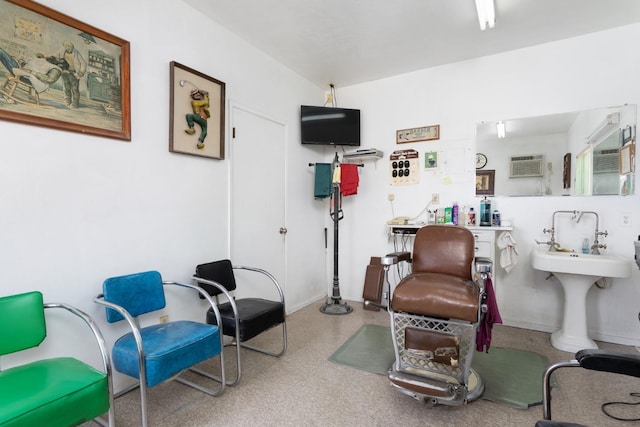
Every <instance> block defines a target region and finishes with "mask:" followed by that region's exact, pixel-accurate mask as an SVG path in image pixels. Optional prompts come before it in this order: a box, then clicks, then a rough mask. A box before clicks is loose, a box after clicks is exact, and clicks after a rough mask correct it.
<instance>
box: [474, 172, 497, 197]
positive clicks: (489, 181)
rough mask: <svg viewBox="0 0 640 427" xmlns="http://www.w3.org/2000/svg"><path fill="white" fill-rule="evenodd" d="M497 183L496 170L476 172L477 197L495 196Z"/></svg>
mask: <svg viewBox="0 0 640 427" xmlns="http://www.w3.org/2000/svg"><path fill="white" fill-rule="evenodd" d="M495 182H496V171H495V169H493V170H491V169H487V170H476V196H493V195H494V193H495V191H494V187H495Z"/></svg>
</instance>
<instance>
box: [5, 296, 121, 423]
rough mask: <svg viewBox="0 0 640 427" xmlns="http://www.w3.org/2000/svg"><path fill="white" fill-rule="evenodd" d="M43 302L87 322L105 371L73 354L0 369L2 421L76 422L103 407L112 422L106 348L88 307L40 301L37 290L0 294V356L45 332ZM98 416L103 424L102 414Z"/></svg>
mask: <svg viewBox="0 0 640 427" xmlns="http://www.w3.org/2000/svg"><path fill="white" fill-rule="evenodd" d="M45 308H46V309H50V308H62V309H65V310H66V311H67V312H69V313H72V314H74V315H75V316H77V317H78V318H80V319H82V320H83V321H84V323H86V325H88V326H89V327H90V328H91V330H92V332H93V335H94V337H95V339H96V341H97V343H98V347H99V348H100V352H101V356H102V363H103V371H100V370H98V369H95V368H94V367H92V366H90V365H88V364H86V363H84V362H81V361H80V360H77V359H75V358H72V357H55V358H49V359H40V360H35V361H33V362H30V363H24V364H21V365H18V366H14V367H11V368H8V369H5V370H0V426H3V427H8V426H21V427H28V426H33V427H40V426H48V427H52V426H60V427H63V426H75V425H79V424H82V423H84V422H86V421H90V420H92V419H94V418H96V417H98V416H100V415H102V414H104V413H107V414H108V425H109V426H113V425H115V417H114V413H113V393H112V383H111V364H110V360H109V352H108V350H107V348H106V345H105V342H104V339H103V337H102V334H101V333H100V330H99V329H98V327H97V326H96V324H95V323H94V321H93V320H92V319H91V317H89V316H88V315H87V314H86V313H84V312H82V311H80V310H78V309H77V308H74V307H72V306H70V305H67V304H59V303H55V304H53V303H52V304H43V298H42V294H41V293H40V292H37V291H36V292H27V293H23V294H19V295H10V296H6V297H1V298H0V356H4V355H8V354H11V353H16V352H19V351H22V350H26V349H30V348H33V347H37V346H38V345H40V343H42V342H43V341H44V340H45V338H47V328H46V321H45V317H46V316H45ZM50 339H54V338H53V337H50ZM84 344H85V343H80V344H78V343H74V344H73V345H74V346H77V345H83V346H84ZM87 344H90V345H95V344H93V343H87ZM32 354H33V353H32ZM96 421H97V422H99V423H100V424H102V425H107V424H106V423H105V421H104V420H102V419H99V418H96Z"/></svg>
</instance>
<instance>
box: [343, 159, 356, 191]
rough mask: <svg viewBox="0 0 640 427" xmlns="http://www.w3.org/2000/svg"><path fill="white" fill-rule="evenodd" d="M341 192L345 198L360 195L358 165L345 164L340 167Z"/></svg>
mask: <svg viewBox="0 0 640 427" xmlns="http://www.w3.org/2000/svg"><path fill="white" fill-rule="evenodd" d="M340 169H341V176H340V192H341V193H342V195H343V196H351V195H353V194H358V184H359V182H360V178H359V177H358V165H354V164H349V163H343V164H341V165H340Z"/></svg>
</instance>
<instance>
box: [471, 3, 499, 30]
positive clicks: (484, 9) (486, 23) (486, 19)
mask: <svg viewBox="0 0 640 427" xmlns="http://www.w3.org/2000/svg"><path fill="white" fill-rule="evenodd" d="M476 11H477V12H478V21H479V22H480V29H481V30H482V31H484V30H486V29H487V27H489V28H493V27H495V26H496V10H495V7H494V6H493V0H476Z"/></svg>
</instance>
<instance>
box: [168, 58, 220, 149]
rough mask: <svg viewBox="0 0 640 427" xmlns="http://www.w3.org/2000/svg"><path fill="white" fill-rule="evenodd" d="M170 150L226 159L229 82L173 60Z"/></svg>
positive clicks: (171, 71)
mask: <svg viewBox="0 0 640 427" xmlns="http://www.w3.org/2000/svg"><path fill="white" fill-rule="evenodd" d="M170 74H171V76H170V82H171V83H170V84H171V88H170V92H171V96H170V101H169V102H170V106H169V151H171V152H174V153H183V154H192V155H194V156H202V157H209V158H212V159H220V160H222V159H224V134H225V133H224V121H225V84H224V83H223V82H221V81H220V80H216V79H214V78H213V77H209V76H207V75H205V74H203V73H201V72H199V71H196V70H194V69H191V68H189V67H186V66H184V65H181V64H179V63H177V62H175V61H172V62H171V64H170Z"/></svg>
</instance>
